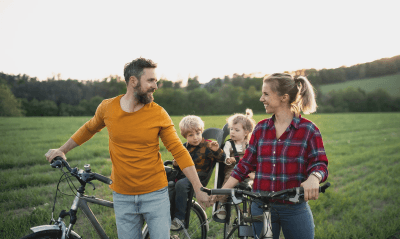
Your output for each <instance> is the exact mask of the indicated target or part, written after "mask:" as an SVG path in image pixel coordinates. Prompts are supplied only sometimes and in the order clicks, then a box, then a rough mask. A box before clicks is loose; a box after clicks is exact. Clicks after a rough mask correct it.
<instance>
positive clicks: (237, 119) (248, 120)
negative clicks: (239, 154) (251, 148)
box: [226, 109, 256, 141]
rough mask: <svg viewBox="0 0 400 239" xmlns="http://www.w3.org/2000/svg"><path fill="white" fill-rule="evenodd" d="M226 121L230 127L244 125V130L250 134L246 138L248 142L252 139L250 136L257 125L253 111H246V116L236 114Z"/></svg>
mask: <svg viewBox="0 0 400 239" xmlns="http://www.w3.org/2000/svg"><path fill="white" fill-rule="evenodd" d="M226 121H227V122H228V125H229V127H231V126H232V125H234V124H237V123H240V124H242V126H243V129H244V130H245V131H248V132H249V133H248V134H247V136H246V138H245V140H247V141H248V140H249V139H250V135H251V133H252V132H253V129H254V127H255V125H256V121H255V120H254V119H253V111H252V110H251V109H246V115H244V114H234V115H232V116H230V117H229V118H227V119H226Z"/></svg>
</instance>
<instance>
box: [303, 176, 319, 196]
mask: <svg viewBox="0 0 400 239" xmlns="http://www.w3.org/2000/svg"><path fill="white" fill-rule="evenodd" d="M300 187H303V188H304V201H306V202H307V201H308V200H317V199H318V196H319V179H318V178H317V177H316V176H314V175H310V176H309V177H308V179H307V180H306V181H304V182H303V183H301V184H300Z"/></svg>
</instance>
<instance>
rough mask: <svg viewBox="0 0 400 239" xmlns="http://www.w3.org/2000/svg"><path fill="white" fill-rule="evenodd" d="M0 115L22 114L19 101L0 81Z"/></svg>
mask: <svg viewBox="0 0 400 239" xmlns="http://www.w3.org/2000/svg"><path fill="white" fill-rule="evenodd" d="M0 116H23V113H22V110H21V102H20V101H19V100H18V99H17V98H15V96H14V94H13V93H12V92H11V90H10V88H8V86H7V85H6V84H2V83H0Z"/></svg>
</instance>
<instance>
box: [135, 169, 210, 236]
mask: <svg viewBox="0 0 400 239" xmlns="http://www.w3.org/2000/svg"><path fill="white" fill-rule="evenodd" d="M168 165H172V161H165V162H164V168H165V171H166V174H167V179H168V190H169V193H170V201H171V220H172V218H173V215H174V211H175V208H174V203H172V202H174V197H173V196H172V194H173V192H172V190H171V189H174V188H175V184H174V183H175V179H177V178H180V177H181V176H182V175H183V173H182V171H180V170H179V169H174V168H171V167H169V166H168ZM193 197H194V190H193V189H192V190H191V191H190V193H189V196H188V201H187V206H186V214H185V223H184V225H183V228H182V229H181V230H178V231H174V230H170V238H174V239H175V238H201V239H206V238H207V232H208V230H209V227H208V220H207V214H206V212H205V211H204V210H203V208H201V206H200V205H199V204H198V203H197V202H196V201H195V200H194V199H193ZM142 233H143V238H145V239H149V238H150V233H149V230H148V227H147V224H146V225H144V227H143V231H142Z"/></svg>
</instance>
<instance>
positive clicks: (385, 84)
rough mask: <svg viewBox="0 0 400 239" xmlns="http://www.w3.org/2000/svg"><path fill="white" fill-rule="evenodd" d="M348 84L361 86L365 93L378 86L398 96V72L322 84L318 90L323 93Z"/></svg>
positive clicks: (399, 93)
mask: <svg viewBox="0 0 400 239" xmlns="http://www.w3.org/2000/svg"><path fill="white" fill-rule="evenodd" d="M350 86H352V87H354V88H361V89H362V90H364V91H365V92H367V93H368V92H371V91H374V90H376V89H378V88H382V89H384V90H386V91H387V92H388V93H389V94H390V95H391V96H392V97H400V74H396V75H390V76H382V77H376V78H370V79H364V80H353V81H347V82H344V83H337V84H329V85H322V86H321V87H320V90H321V92H322V93H323V94H327V93H329V92H330V91H331V90H340V89H345V88H347V87H350Z"/></svg>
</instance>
